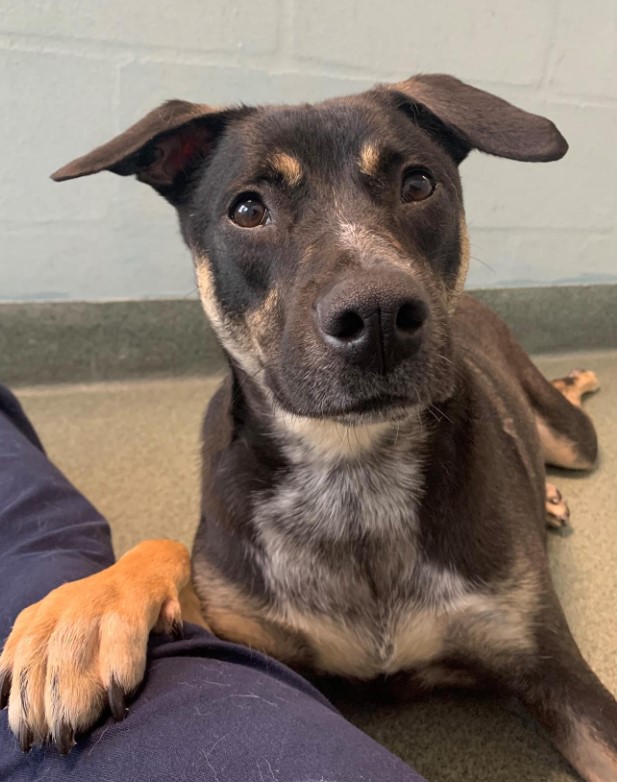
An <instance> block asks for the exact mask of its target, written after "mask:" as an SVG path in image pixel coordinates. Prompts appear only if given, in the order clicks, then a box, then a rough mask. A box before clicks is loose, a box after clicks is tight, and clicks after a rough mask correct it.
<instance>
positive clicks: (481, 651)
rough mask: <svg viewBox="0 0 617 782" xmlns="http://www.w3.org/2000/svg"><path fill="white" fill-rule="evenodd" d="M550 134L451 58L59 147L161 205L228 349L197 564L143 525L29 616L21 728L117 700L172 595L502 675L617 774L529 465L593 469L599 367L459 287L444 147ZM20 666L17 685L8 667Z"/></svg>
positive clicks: (459, 227)
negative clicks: (171, 214) (584, 402)
mask: <svg viewBox="0 0 617 782" xmlns="http://www.w3.org/2000/svg"><path fill="white" fill-rule="evenodd" d="M472 149H478V150H481V151H482V152H487V153H490V154H493V155H498V156H501V157H506V158H512V159H514V160H524V161H549V160H556V159H558V158H561V157H562V156H563V155H564V154H565V152H566V150H567V144H566V142H565V140H564V139H563V137H562V136H561V134H560V133H559V132H558V130H557V129H556V128H555V126H554V125H553V124H552V123H551V122H550V121H548V120H547V119H544V118H543V117H539V116H536V115H533V114H529V113H527V112H525V111H522V110H520V109H518V108H515V107H514V106H512V105H510V104H508V103H506V102H504V101H503V100H501V99H499V98H497V97H494V96H492V95H489V94H487V93H486V92H482V91H481V90H477V89H474V88H473V87H470V86H467V85H465V84H463V83H461V82H460V81H458V80H456V79H454V78H452V77H449V76H443V75H433V76H417V77H414V78H411V79H409V80H407V81H403V82H401V83H398V84H393V85H382V86H378V87H376V88H375V89H373V90H370V91H368V92H365V93H363V94H361V95H357V96H354V97H349V98H343V99H338V100H328V101H325V102H323V103H320V104H317V105H302V106H296V107H286V106H268V107H260V108H250V107H240V108H231V109H218V108H212V107H209V106H206V105H197V104H191V103H186V102H183V101H170V102H169V103H166V104H165V105H163V106H161V107H160V108H158V109H156V110H155V111H153V112H151V113H150V114H148V115H147V116H146V117H145V118H144V119H142V120H141V121H140V122H138V123H137V124H136V125H134V126H133V127H132V128H130V129H129V130H127V131H126V132H125V133H123V134H122V135H120V136H118V137H117V138H115V139H113V140H112V141H110V142H109V143H108V144H105V145H104V146H102V147H100V148H98V149H96V150H95V151H93V152H91V153H90V154H88V155H86V156H85V157H82V158H79V159H78V160H76V161H74V162H72V163H69V164H68V165H67V166H65V167H64V168H62V169H60V170H59V171H58V172H57V173H56V174H55V175H54V179H56V180H64V179H71V178H74V177H79V176H85V175H88V174H93V173H96V172H98V171H103V170H107V171H112V172H114V173H116V174H120V175H123V176H127V175H131V174H135V175H136V176H137V178H138V179H139V180H141V181H143V182H146V183H148V184H150V185H152V187H154V188H155V189H156V190H157V191H158V192H159V193H160V194H161V195H163V196H164V197H165V198H166V199H167V200H168V201H169V202H170V203H171V204H172V205H173V206H174V207H175V208H176V209H177V211H178V215H179V219H180V225H181V229H182V235H183V237H184V239H185V241H186V243H187V245H188V246H189V248H190V250H191V252H192V255H193V259H194V263H195V268H196V274H197V279H198V282H199V290H200V294H201V300H202V302H203V306H204V309H205V311H206V313H207V315H208V317H209V319H210V321H211V323H212V325H213V327H214V329H215V331H216V333H217V335H218V337H219V339H220V341H221V344H222V346H223V348H224V350H225V352H226V354H227V357H228V359H229V365H230V372H229V374H228V377H227V379H226V380H225V381H224V382H223V384H222V386H221V388H220V389H219V391H218V392H217V394H216V395H215V397H214V398H213V400H212V402H211V403H210V407H209V410H208V413H207V415H206V419H205V425H204V431H203V442H204V445H203V503H202V514H201V522H200V525H199V529H198V532H197V536H196V539H195V547H194V552H193V559H192V568H191V564H190V560H189V555H188V552H187V551H186V549H185V548H184V547H183V546H181V545H180V544H178V543H174V542H172V541H150V542H146V543H142V544H140V545H139V546H137V547H136V548H135V549H133V550H132V551H131V552H129V553H128V554H127V555H125V556H124V557H123V558H122V559H120V561H119V562H118V563H117V564H116V565H114V566H113V567H112V568H110V569H109V570H106V571H104V572H102V573H100V574H97V575H95V576H92V577H90V578H88V579H85V580H84V581H81V582H76V583H73V584H66V585H64V586H62V587H60V588H59V589H57V590H55V591H54V592H52V593H51V594H50V595H49V596H48V597H46V598H45V599H44V600H42V601H41V602H40V603H38V604H36V605H34V606H31V607H29V608H27V609H26V610H25V611H23V612H22V614H21V615H20V616H19V618H18V619H17V621H16V623H15V627H14V629H13V632H12V634H11V636H10V637H9V639H8V641H7V643H6V646H5V648H4V651H3V654H2V657H1V658H0V673H1V674H2V675H3V683H2V697H3V699H4V701H5V704H6V702H7V701H8V706H9V723H10V726H11V729H12V730H13V731H14V732H15V734H16V735H18V736H19V737H20V739H21V743H22V746H23V747H24V748H26V749H27V748H29V747H30V746H31V745H32V743H33V742H38V741H42V740H43V739H45V737H46V736H48V735H49V734H51V737H52V738H53V740H54V741H56V742H57V743H58V744H59V746H60V748H61V750H62V751H64V752H67V751H68V750H69V749H70V747H71V746H72V744H73V743H74V734H75V733H76V732H79V731H85V730H87V729H88V728H89V727H90V726H91V725H92V724H93V723H94V721H95V720H96V719H97V718H98V717H99V715H100V714H101V712H102V711H103V709H104V707H105V705H106V703H107V702H108V703H109V706H110V708H111V710H112V713H113V714H114V715H115V716H118V717H121V716H123V715H124V711H125V710H124V694H125V693H128V692H130V691H131V690H133V689H134V688H135V687H136V686H137V684H138V683H139V682H140V681H141V679H142V677H143V673H144V666H145V653H146V640H147V636H148V633H149V632H150V630H152V629H155V630H163V631H169V630H171V629H173V628H174V627H176V628H177V625H178V622H179V621H180V619H181V618H184V619H190V620H192V621H198V622H200V623H201V624H205V625H206V626H208V627H210V628H211V629H212V631H213V632H215V633H216V634H218V635H220V636H222V637H224V638H227V639H231V640H234V641H238V642H240V643H245V644H250V645H251V646H253V647H256V648H258V649H261V650H263V651H265V652H267V653H269V654H271V655H274V656H276V657H278V658H280V659H281V660H284V661H286V662H288V663H290V664H291V665H294V666H298V667H300V668H311V669H313V670H316V671H320V672H324V673H328V674H336V675H340V676H343V677H349V678H355V679H362V680H369V679H374V678H378V677H379V676H380V675H382V674H391V673H394V672H397V673H398V681H401V678H403V679H406V680H407V681H408V683H409V684H410V685H414V687H415V688H418V687H420V688H423V689H428V688H432V687H436V686H439V685H443V684H445V685H457V684H462V685H474V683H476V682H489V683H491V684H493V685H496V686H498V687H499V688H501V689H506V690H507V691H509V692H511V693H513V694H515V695H516V696H517V697H518V698H519V699H520V700H521V701H522V702H523V703H524V704H525V705H526V706H527V708H528V709H529V710H530V711H531V713H532V714H533V715H535V717H536V718H537V719H538V721H539V722H540V723H541V724H542V725H543V726H544V727H545V728H546V730H547V731H548V733H549V734H550V736H551V738H552V740H553V741H554V742H555V744H556V745H557V747H559V749H560V750H561V751H562V753H563V754H564V755H565V756H566V757H567V758H568V759H569V760H570V762H571V763H572V765H573V766H574V767H575V768H577V769H578V771H579V772H580V773H581V774H582V775H583V777H585V779H587V780H589V782H591V781H592V780H593V782H598V781H599V780H602V782H608V781H609V780H611V782H615V780H617V705H616V703H615V701H614V700H613V698H612V696H611V695H610V694H609V693H608V692H607V691H606V689H605V688H604V687H603V686H602V684H601V683H600V682H599V681H598V679H597V678H596V676H595V675H594V674H593V673H592V671H591V670H590V669H589V667H588V666H587V664H586V663H585V661H584V660H583V658H582V656H581V654H580V652H579V650H578V648H577V646H576V643H575V641H574V640H573V638H572V635H571V634H570V631H569V629H568V625H567V622H566V620H565V618H564V615H563V612H562V609H561V607H560V605H559V601H558V599H557V597H556V595H555V591H554V588H553V584H552V581H551V576H550V573H549V569H548V563H547V556H546V547H545V527H546V516H547V509H548V512H549V516H550V518H551V523H553V524H557V525H559V524H562V523H564V521H565V520H566V518H567V509H566V507H565V505H564V503H563V502H562V501H561V497H560V495H559V494H558V493H557V492H556V490H555V489H554V488H553V487H550V486H549V487H548V488H547V486H546V484H545V463H547V462H548V463H551V464H556V465H559V466H561V467H569V468H573V469H583V470H585V469H589V468H591V467H592V465H593V464H594V461H595V459H596V449H597V446H596V436H595V433H594V429H593V426H592V424H591V421H590V420H589V419H588V418H587V416H586V415H585V414H584V413H583V412H582V410H581V408H580V401H581V396H582V394H583V393H585V392H587V391H591V390H594V389H595V388H596V380H595V376H594V375H593V373H590V372H582V371H581V372H575V373H573V374H572V375H571V376H569V377H568V378H567V379H564V380H560V381H555V383H553V384H551V383H549V382H547V381H546V380H545V379H544V378H543V377H542V376H541V375H540V373H539V372H538V370H537V369H536V368H535V367H534V365H533V364H532V363H531V362H530V360H529V358H528V357H527V356H526V354H525V353H524V352H523V350H522V348H521V347H520V346H519V345H518V344H517V343H516V341H515V340H514V339H513V337H512V335H511V334H510V332H509V331H508V329H507V328H506V326H505V325H504V324H503V323H502V322H501V321H500V320H499V319H498V318H497V317H496V316H495V315H493V314H492V313H491V312H490V311H488V310H487V309H486V308H485V307H484V306H482V305H481V304H479V303H478V302H476V301H474V300H473V299H471V298H468V297H467V296H465V295H461V291H462V288H463V284H464V281H465V276H466V273H467V267H468V263H469V250H468V241H467V233H466V228H465V215H464V211H463V198H462V192H461V183H460V179H459V172H458V165H459V163H461V161H462V160H463V159H464V158H465V157H466V156H467V154H468V153H469V152H470V151H471V150H472ZM11 681H12V682H13V683H14V686H13V687H11Z"/></svg>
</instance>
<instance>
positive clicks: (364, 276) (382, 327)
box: [316, 270, 428, 374]
mask: <svg viewBox="0 0 617 782" xmlns="http://www.w3.org/2000/svg"><path fill="white" fill-rule="evenodd" d="M316 310H317V324H318V326H319V330H320V332H321V335H322V337H323V339H324V341H325V342H326V344H327V345H329V346H330V348H332V349H334V350H335V351H336V352H338V353H339V354H340V355H341V356H342V357H344V358H345V359H346V360H347V361H349V362H350V363H353V364H355V365H357V366H359V367H362V368H363V369H365V370H367V371H370V372H379V373H381V374H385V373H386V372H389V371H390V370H392V369H393V368H394V367H395V366H396V365H397V364H399V363H400V362H401V361H403V360H404V359H406V358H410V357H411V356H413V355H414V354H415V353H416V352H417V351H418V348H419V346H420V343H421V341H422V327H423V325H424V323H425V321H426V319H427V318H428V305H427V303H426V297H425V296H424V294H423V292H422V290H421V287H420V286H419V284H418V283H417V282H416V281H415V280H414V278H413V277H411V275H409V274H406V273H405V272H403V271H398V270H393V271H379V270H375V271H374V272H370V273H368V272H361V273H359V274H358V275H357V276H355V277H352V278H348V279H345V280H342V281H341V282H339V283H337V284H336V285H334V286H333V287H332V288H330V290H329V291H328V292H327V293H326V294H325V295H324V296H322V297H321V298H320V299H319V300H318V302H317V307H316Z"/></svg>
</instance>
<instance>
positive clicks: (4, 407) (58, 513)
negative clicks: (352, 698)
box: [0, 386, 421, 782]
mask: <svg viewBox="0 0 617 782" xmlns="http://www.w3.org/2000/svg"><path fill="white" fill-rule="evenodd" d="M113 561H114V556H113V551H112V547H111V539H110V533H109V527H108V525H107V523H106V522H105V520H104V519H103V518H102V516H101V515H100V514H99V513H98V512H97V511H96V509H95V508H94V507H93V506H92V505H91V504H90V503H89V502H88V501H87V500H86V499H85V498H84V497H82V496H81V495H80V494H79V493H78V492H77V491H76V490H75V489H74V488H73V487H72V486H71V485H70V483H69V482H68V481H67V480H66V478H64V476H63V475H62V474H61V473H60V472H59V471H58V470H57V469H56V468H55V467H54V466H53V465H52V464H51V462H50V461H49V460H48V459H47V457H46V456H45V454H44V452H43V450H42V447H41V444H40V442H39V440H38V437H37V436H36V433H35V432H34V430H33V428H32V426H31V424H30V422H29V421H28V419H27V418H26V416H25V415H24V413H23V411H22V409H21V408H20V406H19V404H18V403H17V401H16V400H15V398H14V397H13V396H12V395H11V394H10V393H9V392H8V391H7V390H6V389H4V388H2V387H1V386H0V596H1V600H0V605H1V611H2V613H1V616H0V644H2V643H3V642H4V640H5V638H6V637H7V635H8V633H9V631H10V628H11V625H12V623H13V621H14V620H15V617H16V616H17V614H18V613H19V611H20V610H21V609H22V608H25V607H26V606H27V605H29V604H30V603H32V602H35V601H37V600H39V599H40V598H41V597H43V596H44V595H45V594H46V593H47V592H49V590H51V589H53V588H54V587H56V586H59V585H60V584H62V583H64V582H66V581H73V580H75V579H78V578H83V577H85V576H87V575H90V574H92V573H95V572H96V571H98V570H100V569H102V568H104V567H107V566H109V565H111V564H112V563H113ZM185 631H186V637H185V638H184V640H182V641H170V640H166V639H164V638H161V637H159V638H155V639H154V640H153V641H152V642H151V644H150V655H149V662H148V667H147V673H146V681H145V684H144V686H143V688H142V690H141V692H140V693H139V696H138V697H137V698H136V700H135V702H134V703H133V704H132V706H131V709H130V712H129V716H128V718H127V719H126V720H125V721H124V722H121V723H115V722H113V721H111V720H106V721H104V722H102V724H100V725H99V726H98V727H97V728H96V730H95V731H94V732H93V733H92V734H90V735H89V736H85V737H81V738H80V739H79V740H78V745H77V747H75V749H74V750H73V751H72V752H71V754H70V755H69V756H68V758H62V757H60V755H59V754H58V752H57V750H56V749H55V748H54V747H46V748H43V749H41V748H37V749H34V750H32V752H30V753H29V754H28V755H23V754H22V753H21V752H20V751H19V748H18V745H17V742H16V740H15V739H14V737H13V736H12V735H11V734H10V732H9V730H8V727H7V720H6V715H5V714H2V715H1V716H0V780H2V781H3V782H4V781H5V780H6V782H26V780H32V781H33V782H34V780H37V781H38V780H41V782H43V781H44V782H64V781H65V780H67V781H68V780H75V782H77V780H79V782H123V781H124V780H131V782H133V781H135V782H141V781H142V780H143V782H159V780H160V782H163V781H164V782H188V781H189V780H200V782H201V781H202V780H203V782H312V781H313V780H314V781H315V782H352V781H353V782H360V780H362V782H390V780H392V781H394V780H396V781H397V782H399V781H400V782H421V780H420V777H418V776H417V775H416V774H415V772H413V771H412V770H411V769H410V768H409V767H408V766H406V765H405V764H403V763H402V762H401V761H400V760H398V759H397V758H396V757H394V756H393V755H392V754H390V753H389V752H388V751H387V750H385V749H384V748H383V747H381V746H379V745H378V744H376V743H375V742H374V741H373V740H372V739H370V738H369V737H368V736H366V735H365V734H363V733H362V732H361V731H359V730H358V729H357V728H355V727H353V726H352V725H351V724H350V723H348V722H347V721H346V720H344V719H343V717H342V716H341V715H340V714H339V713H338V712H337V711H336V710H335V709H334V708H333V707H332V706H331V705H330V704H329V703H328V701H327V700H326V699H325V698H324V697H323V696H322V695H320V694H319V693H318V692H317V690H315V689H314V688H313V687H312V686H311V685H310V684H309V683H308V682H306V681H305V680H304V679H302V678H301V677H300V676H298V675H297V674H295V673H294V672H293V671H291V670H289V669H288V668H286V667H285V666H283V665H281V664H280V663H278V662H276V661H275V660H272V659H270V658H268V657H266V656H264V655H261V654H259V653H257V652H253V651H251V650H250V649H247V648H245V647H241V646H238V645H235V644H229V643H226V642H224V641H220V640H218V639H216V638H214V637H213V636H212V635H211V634H210V633H208V632H206V631H205V630H202V629H200V628H197V627H195V626H192V625H187V626H186V628H185Z"/></svg>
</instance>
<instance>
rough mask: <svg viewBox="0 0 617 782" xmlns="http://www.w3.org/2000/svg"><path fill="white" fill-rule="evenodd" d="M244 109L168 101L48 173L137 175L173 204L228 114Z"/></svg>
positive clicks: (64, 175) (66, 176)
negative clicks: (110, 137)
mask: <svg viewBox="0 0 617 782" xmlns="http://www.w3.org/2000/svg"><path fill="white" fill-rule="evenodd" d="M248 111H249V109H245V108H241V109H216V108H213V107H211V106H206V105H203V104H199V103H188V102H187V101H183V100H170V101H167V103H164V104H163V105H162V106H159V108H157V109H154V110H153V111H151V112H150V113H149V114H146V116H145V117H144V118H143V119H141V120H139V122H137V123H136V124H135V125H132V126H131V127H130V128H129V129H128V130H125V131H124V133H121V134H120V135H119V136H116V137H115V138H113V139H112V140H111V141H108V142H107V144H103V146H101V147H97V148H96V149H94V150H92V152H89V153H88V154H87V155H84V156H83V157H79V158H77V159H76V160H73V161H72V162H71V163H67V165H66V166H63V167H62V168H59V169H58V170H57V171H56V172H54V173H53V174H52V175H51V178H52V179H53V180H55V181H56V182H62V181H64V180H65V179H75V178H76V177H81V176H88V175H89V174H96V173H98V172H99V171H112V172H113V173H114V174H120V176H130V175H131V174H136V175H137V179H139V180H140V182H146V183H147V184H149V185H152V187H154V188H155V190H157V191H158V192H159V193H161V195H163V196H164V197H165V198H167V199H168V200H169V201H171V202H172V203H178V202H180V201H181V200H182V196H183V194H184V191H185V189H186V185H187V183H188V182H189V181H190V179H191V174H192V173H193V172H194V170H195V169H196V168H197V167H198V166H199V165H200V164H201V163H202V162H203V160H204V159H205V158H206V157H207V156H208V154H209V153H210V152H211V151H212V150H213V149H214V146H215V144H216V140H217V137H218V135H219V133H220V132H221V131H222V130H223V128H224V127H225V125H226V124H227V123H228V122H229V120H230V118H231V117H232V116H233V115H235V114H245V113H247V112H248Z"/></svg>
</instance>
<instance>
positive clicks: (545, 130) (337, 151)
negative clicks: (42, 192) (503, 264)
mask: <svg viewBox="0 0 617 782" xmlns="http://www.w3.org/2000/svg"><path fill="white" fill-rule="evenodd" d="M474 147H475V148H478V149H482V150H484V151H487V152H491V153H493V154H498V155H502V156H505V157H511V158H515V159H521V160H550V159H555V158H557V157H561V155H563V154H564V153H565V151H566V149H567V147H566V145H565V142H564V140H563V138H562V137H561V136H560V134H559V133H558V131H557V130H556V129H555V128H554V126H553V125H552V124H551V123H550V122H548V121H547V120H545V119H543V118H541V117H537V116H535V115H531V114H527V113H526V112H523V111H521V110H519V109H516V108H514V107H513V106H510V105H509V104H507V103H505V102H503V101H501V100H500V99H498V98H495V97H493V96H490V95H488V94H487V93H484V92H481V91H479V90H475V89H474V88H472V87H468V86H467V85H464V84H462V83H461V82H459V81H457V80H455V79H452V78H451V77H446V76H434V77H420V78H416V79H411V80H409V81H407V82H402V83H400V84H398V85H392V86H384V87H379V88H376V89H374V90H372V91H370V92H367V93H364V94H361V95H358V96H355V97H352V98H344V99H339V100H330V101H326V102H324V103H321V104H317V105H303V106H297V107H276V106H275V107H263V108H255V109H252V108H240V109H231V110H222V111H219V110H214V109H210V108H209V107H205V106H196V105H195V104H187V103H184V102H181V101H173V102H170V103H168V104H166V105H165V106H163V107H161V108H160V109H158V110H156V111H155V112H152V113H151V114H150V115H148V116H147V117H146V118H144V120H142V121H141V122H140V123H138V124H137V125H136V126H134V127H133V128H131V129H129V131H127V132H126V133H124V134H122V136H120V137H118V138H116V139H114V140H112V141H111V142H109V144H107V145H105V146H104V147H101V148H99V149H98V150H95V151H94V152H93V153H90V155H87V156H86V157H85V158H81V159H79V160H77V161H75V162H74V163H71V164H69V165H68V166H67V167H65V168H64V169H62V170H61V171H59V172H58V173H57V174H56V175H55V176H56V178H58V179H65V178H70V177H73V176H81V175H84V174H88V173H94V172H95V171H98V170H102V169H108V170H111V171H114V172H115V173H120V174H133V173H135V174H137V175H138V177H139V178H140V179H142V180H143V181H146V182H148V183H149V184H151V185H153V186H154V187H155V188H156V189H157V190H158V191H159V192H161V194H162V195H164V196H165V197H166V198H167V199H168V200H169V201H171V202H172V203H173V204H174V205H175V206H176V207H177V209H178V212H179V216H180V222H181V226H182V231H183V235H184V238H185V240H186V242H187V244H188V245H189V247H190V249H191V252H192V254H193V258H194V262H195V267H196V273H197V279H198V284H199V290H200V295H201V299H202V302H203V305H204V308H205V310H206V312H207V314H208V316H209V318H210V320H211V322H212V324H213V326H214V328H215V330H216V332H217V334H218V336H219V338H220V340H221V343H222V344H223V346H224V348H225V349H226V351H227V353H228V355H229V357H230V360H231V361H232V363H233V364H234V365H235V366H236V367H237V369H238V371H240V372H244V373H246V374H247V375H250V376H251V377H252V378H253V379H254V382H256V383H258V384H259V385H260V386H261V387H262V388H263V389H265V390H267V392H268V394H269V396H270V397H271V399H272V400H273V401H274V403H275V405H276V406H277V407H279V408H281V409H283V410H285V411H286V412H288V413H292V414H295V415H300V416H308V417H312V418H331V419H337V420H343V421H345V422H348V423H357V422H359V421H366V420H376V419H384V418H396V417H398V416H400V415H401V414H405V412H406V411H407V410H408V409H409V408H410V407H412V406H414V405H417V404H421V405H426V404H430V403H431V402H435V401H438V400H440V399H444V398H446V397H447V396H448V395H449V393H450V392H451V388H452V385H453V370H452V367H453V364H452V361H451V357H450V343H451V333H450V326H449V314H450V312H451V311H452V309H453V307H454V305H455V302H456V298H457V296H458V294H459V293H460V291H461V289H462V287H463V283H464V279H465V275H466V272H467V265H468V245H467V234H466V228H465V219H464V211H463V200H462V191H461V185H460V179H459V175H458V164H459V163H460V162H461V160H462V159H463V158H464V157H465V156H466V154H467V153H468V152H469V151H470V149H472V148H474Z"/></svg>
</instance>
